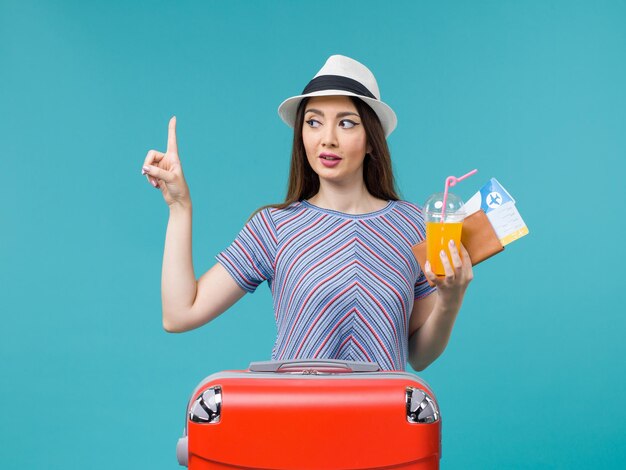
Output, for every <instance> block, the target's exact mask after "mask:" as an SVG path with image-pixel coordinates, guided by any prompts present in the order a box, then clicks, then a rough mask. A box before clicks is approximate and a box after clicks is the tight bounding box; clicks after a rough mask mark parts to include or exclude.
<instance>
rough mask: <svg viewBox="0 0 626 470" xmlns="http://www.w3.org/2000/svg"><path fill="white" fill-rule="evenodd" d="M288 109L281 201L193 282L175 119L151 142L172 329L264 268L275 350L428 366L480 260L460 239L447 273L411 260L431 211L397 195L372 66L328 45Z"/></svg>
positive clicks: (240, 290)
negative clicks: (165, 219) (160, 148)
mask: <svg viewBox="0 0 626 470" xmlns="http://www.w3.org/2000/svg"><path fill="white" fill-rule="evenodd" d="M279 114H280V116H281V117H282V119H283V120H284V121H285V122H286V123H287V124H289V125H291V126H293V127H294V141H293V150H292V160H291V170H290V176H289V186H288V192H287V198H286V201H285V202H284V203H283V204H278V205H274V206H268V207H265V208H262V209H260V210H259V211H257V212H256V213H255V214H254V215H253V217H252V218H251V219H250V220H249V221H248V223H247V224H246V226H245V227H244V228H243V230H242V231H241V232H240V233H239V235H238V236H237V238H236V240H235V241H234V242H233V243H232V245H231V246H230V247H228V248H227V249H226V250H224V251H223V252H222V253H220V254H219V255H218V256H217V260H218V263H216V264H215V265H214V266H213V267H212V268H211V269H210V270H209V271H207V272H206V273H205V274H204V275H202V276H201V277H200V279H199V280H198V281H197V282H196V279H195V276H194V271H193V263H192V256H191V219H192V206H191V198H190V196H189V190H188V187H187V184H186V183H185V179H184V176H183V173H182V167H181V164H180V160H179V158H178V150H177V145H176V118H172V119H171V120H170V124H169V136H168V144H167V151H166V152H165V153H161V152H157V151H154V150H151V151H150V152H148V155H147V156H146V160H145V162H144V167H143V170H142V173H144V174H146V176H147V178H148V181H149V182H150V183H151V184H152V185H153V186H155V187H156V188H159V189H160V190H161V192H162V194H163V197H164V199H165V201H166V202H167V204H168V206H169V208H170V218H169V223H168V228H167V233H166V241H165V252H164V260H163V274H162V302H163V326H164V328H165V329H166V330H167V331H171V332H180V331H187V330H190V329H193V328H197V327H198V326H200V325H203V324H205V323H207V322H209V321H211V320H212V319H213V318H215V317H216V316H218V315H219V314H220V313H222V312H224V311H225V310H226V309H228V308H229V307H230V306H231V305H233V304H234V303H235V302H236V301H237V300H239V299H240V298H241V297H243V295H244V294H245V293H246V292H253V291H254V290H255V289H256V287H257V286H258V285H259V284H260V283H261V282H263V281H264V280H267V281H268V284H269V286H270V288H271V290H272V296H273V298H274V311H275V319H276V324H277V330H278V335H277V338H276V343H275V345H274V350H273V353H272V357H273V358H274V359H292V358H336V359H349V360H365V361H372V362H378V364H379V365H380V366H381V368H382V369H388V370H390V369H395V370H404V369H405V367H406V362H407V361H408V362H409V363H410V364H411V366H412V367H413V368H414V369H416V370H423V369H424V368H426V367H427V366H428V365H429V364H430V363H432V361H434V360H435V359H436V358H437V357H438V356H439V355H440V354H441V353H442V352H443V350H444V349H445V347H446V345H447V342H448V339H449V337H450V333H451V331H452V327H453V325H454V321H455V319H456V316H457V314H458V312H459V309H460V307H461V303H462V301H463V296H464V293H465V290H466V288H467V286H468V284H469V282H470V281H471V279H472V267H471V263H470V262H469V256H468V254H467V252H466V250H465V249H464V248H463V247H462V246H461V247H460V253H459V251H458V250H457V247H455V246H454V245H451V247H450V252H451V262H450V260H449V259H448V257H447V256H446V255H445V253H444V252H443V251H442V261H443V264H444V267H445V271H446V275H445V277H444V278H438V277H437V276H435V275H434V274H433V273H432V271H431V269H430V266H429V265H428V263H426V266H424V269H423V271H422V270H421V269H420V267H419V265H418V264H417V262H416V261H415V259H414V257H413V255H412V251H411V246H412V245H414V244H416V243H417V242H419V241H421V240H422V239H423V238H424V222H423V219H422V215H421V212H420V210H419V208H417V206H415V205H413V204H410V203H408V202H405V201H400V200H399V199H398V197H397V195H396V192H395V188H394V179H393V174H392V170H391V160H390V155H389V150H388V147H387V143H386V137H387V136H388V135H389V134H390V133H391V132H392V131H393V129H394V128H395V125H396V117H395V114H394V112H393V110H391V108H390V107H389V106H387V105H386V104H385V103H383V102H382V101H380V94H379V92H378V85H377V83H376V80H375V78H374V76H373V74H372V73H371V72H370V71H369V70H368V69H367V68H366V67H365V66H364V65H362V64H360V63H359V62H357V61H355V60H353V59H350V58H348V57H344V56H332V57H330V58H329V59H328V61H327V62H326V64H325V65H324V67H322V69H321V70H320V71H319V72H318V74H317V75H316V76H315V77H314V78H313V80H311V82H310V83H309V84H308V85H307V87H306V88H305V89H304V91H303V93H302V94H301V95H298V96H294V97H292V98H289V99H287V100H286V101H284V102H283V103H282V104H281V105H280V107H279ZM427 279H428V280H430V281H431V283H432V284H434V286H435V287H431V286H430V285H429V283H428V282H427Z"/></svg>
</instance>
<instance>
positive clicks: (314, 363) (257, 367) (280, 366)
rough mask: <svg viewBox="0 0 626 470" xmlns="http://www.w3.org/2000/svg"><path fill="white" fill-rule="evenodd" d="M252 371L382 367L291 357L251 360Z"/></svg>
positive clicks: (340, 370) (360, 370) (355, 370)
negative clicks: (278, 359) (275, 359)
mask: <svg viewBox="0 0 626 470" xmlns="http://www.w3.org/2000/svg"><path fill="white" fill-rule="evenodd" d="M248 370H250V372H296V371H301V372H302V373H305V374H306V373H307V372H306V371H311V372H309V373H313V374H315V373H318V371H319V372H321V373H330V372H332V373H337V372H339V373H346V372H377V371H379V370H380V367H379V365H378V364H377V363H375V362H357V361H341V360H337V359H304V360H303V359H289V360H286V361H259V362H251V363H250V366H248Z"/></svg>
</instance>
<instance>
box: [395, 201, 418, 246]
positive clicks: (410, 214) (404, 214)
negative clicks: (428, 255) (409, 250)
mask: <svg viewBox="0 0 626 470" xmlns="http://www.w3.org/2000/svg"><path fill="white" fill-rule="evenodd" d="M392 214H393V216H394V219H395V225H396V227H397V228H398V229H399V230H401V231H403V232H404V233H406V234H407V235H412V236H413V237H417V238H416V240H417V241H420V240H422V239H423V238H424V237H425V234H426V226H425V224H424V216H423V213H422V208H421V207H420V206H418V205H417V204H413V203H412V202H408V201H402V200H398V201H394V205H393V209H392Z"/></svg>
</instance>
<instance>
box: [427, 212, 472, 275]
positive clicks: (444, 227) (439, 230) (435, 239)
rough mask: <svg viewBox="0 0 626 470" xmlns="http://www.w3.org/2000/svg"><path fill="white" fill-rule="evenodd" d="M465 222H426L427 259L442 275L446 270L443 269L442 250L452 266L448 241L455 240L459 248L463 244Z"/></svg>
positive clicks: (433, 269)
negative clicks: (440, 254) (462, 230)
mask: <svg viewBox="0 0 626 470" xmlns="http://www.w3.org/2000/svg"><path fill="white" fill-rule="evenodd" d="M462 227H463V222H444V223H443V224H442V223H441V222H426V259H427V260H428V261H429V262H430V269H432V271H433V272H434V273H435V274H437V275H440V276H443V275H444V274H445V273H446V272H445V271H444V269H443V263H442V262H441V258H440V257H439V253H440V252H441V250H444V251H445V252H446V255H448V260H449V261H450V266H452V258H450V250H449V249H448V243H449V242H450V240H454V243H455V245H456V247H457V250H458V249H459V247H460V245H461V228H462Z"/></svg>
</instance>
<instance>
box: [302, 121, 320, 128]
mask: <svg viewBox="0 0 626 470" xmlns="http://www.w3.org/2000/svg"><path fill="white" fill-rule="evenodd" d="M305 122H306V123H307V124H308V125H309V127H320V126H321V125H322V123H321V122H319V121H318V120H317V119H309V120H308V121H305Z"/></svg>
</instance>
